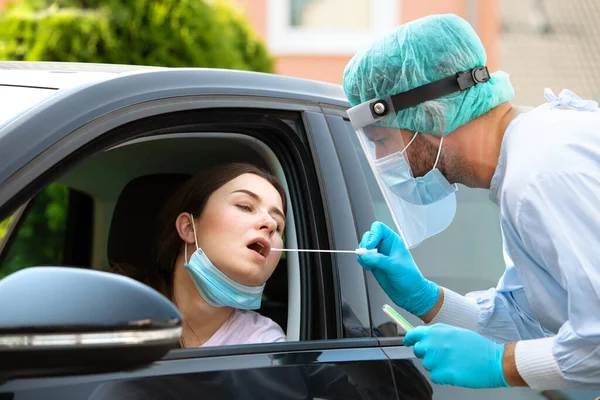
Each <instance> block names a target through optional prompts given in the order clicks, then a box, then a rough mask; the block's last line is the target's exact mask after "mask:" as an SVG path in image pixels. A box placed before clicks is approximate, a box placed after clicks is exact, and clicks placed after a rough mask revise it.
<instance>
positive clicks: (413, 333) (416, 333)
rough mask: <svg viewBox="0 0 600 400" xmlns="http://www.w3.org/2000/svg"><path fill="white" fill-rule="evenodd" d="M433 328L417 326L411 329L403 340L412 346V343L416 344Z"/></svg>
mask: <svg viewBox="0 0 600 400" xmlns="http://www.w3.org/2000/svg"><path fill="white" fill-rule="evenodd" d="M430 329H431V327H429V326H423V325H421V326H417V327H416V328H415V329H411V330H410V331H409V332H408V333H407V334H406V336H404V339H403V340H402V343H403V344H404V345H405V346H407V347H410V346H412V345H414V344H415V343H417V342H419V341H420V340H421V339H423V337H425V336H426V335H427V334H428V333H429V330H430Z"/></svg>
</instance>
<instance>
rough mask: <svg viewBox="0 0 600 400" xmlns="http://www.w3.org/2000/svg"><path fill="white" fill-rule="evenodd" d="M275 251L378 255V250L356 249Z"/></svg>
mask: <svg viewBox="0 0 600 400" xmlns="http://www.w3.org/2000/svg"><path fill="white" fill-rule="evenodd" d="M271 250H273V251H296V252H306V253H349V254H358V255H359V256H362V255H363V254H365V253H376V252H377V249H371V250H367V249H364V248H363V249H356V250H315V249H274V248H273V249H271Z"/></svg>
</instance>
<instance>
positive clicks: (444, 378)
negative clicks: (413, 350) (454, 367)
mask: <svg viewBox="0 0 600 400" xmlns="http://www.w3.org/2000/svg"><path fill="white" fill-rule="evenodd" d="M423 364H425V363H423ZM429 377H430V378H431V380H432V381H433V383H436V384H438V385H452V384H454V383H455V382H456V376H455V374H454V373H453V372H452V371H451V370H449V369H448V368H436V369H435V371H433V372H431V374H430V375H429Z"/></svg>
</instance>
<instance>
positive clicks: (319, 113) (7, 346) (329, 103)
mask: <svg viewBox="0 0 600 400" xmlns="http://www.w3.org/2000/svg"><path fill="white" fill-rule="evenodd" d="M0 106H1V108H0V221H4V222H2V225H0V234H1V235H3V237H0V277H4V278H3V279H2V280H0V399H54V398H56V399H138V398H139V399H146V398H148V399H187V398H190V399H192V398H202V399H205V398H206V399H212V398H215V399H226V398H244V399H267V398H277V399H305V398H306V399H313V398H314V399H338V398H339V399H342V398H343V399H394V398H396V399H430V398H457V399H458V398H460V399H471V398H486V399H495V398H498V399H500V398H506V397H509V396H510V397H511V398H513V399H533V398H542V395H541V394H539V393H534V392H533V391H531V390H528V389H495V390H479V391H476V390H468V389H462V388H453V387H442V386H437V385H434V384H433V383H431V381H430V380H429V376H428V372H427V371H425V370H424V369H423V368H422V366H421V363H420V361H419V360H417V359H415V357H414V354H413V352H412V349H409V348H405V347H403V346H402V335H403V332H402V331H401V330H399V328H398V327H397V326H396V325H395V324H393V323H392V322H391V321H390V320H389V319H388V318H387V317H386V315H385V314H384V313H383V312H382V310H381V308H382V306H383V305H384V304H386V303H387V304H391V305H393V302H392V301H391V300H390V299H389V298H388V297H387V296H386V295H385V293H383V291H382V290H381V288H380V287H379V285H378V284H377V282H376V281H375V279H374V277H373V276H372V275H371V274H370V273H366V272H365V271H364V270H363V269H362V268H361V266H360V265H359V264H358V263H357V260H356V257H355V256H354V255H352V254H331V253H329V254H328V253H287V254H286V255H285V257H282V259H281V261H280V264H279V265H278V267H277V269H276V272H275V273H274V275H273V276H272V278H271V279H270V280H269V281H268V282H267V284H266V288H265V298H264V300H263V302H262V307H261V309H260V310H258V311H259V312H260V313H261V314H263V315H265V316H268V317H270V318H271V319H273V320H274V321H276V322H277V323H278V324H279V325H280V326H281V327H282V328H283V330H284V331H285V332H286V334H287V338H288V341H287V342H285V343H273V344H256V345H245V346H224V347H214V348H198V349H189V348H188V349H177V348H174V344H175V343H176V340H177V337H178V335H179V333H180V331H181V316H180V315H179V314H178V312H177V309H176V308H175V307H174V306H173V305H172V304H171V303H170V302H169V301H168V300H167V299H166V298H164V297H162V296H161V295H159V294H158V293H156V292H154V291H153V290H152V289H150V288H148V287H146V286H144V285H142V284H141V283H138V282H135V281H133V280H128V279H126V278H124V277H121V276H117V275H114V274H111V273H109V272H106V271H107V270H108V268H109V263H110V262H115V261H118V262H127V261H134V262H138V263H143V262H145V260H147V255H148V252H147V246H148V243H150V242H151V240H152V234H153V232H154V230H153V229H154V227H155V224H156V221H155V216H156V214H157V212H158V210H159V209H160V207H161V206H162V204H163V203H164V201H165V196H166V195H168V193H170V191H171V190H172V188H173V185H174V184H175V182H179V181H181V180H182V179H184V178H185V177H186V176H188V175H189V174H192V173H193V172H194V171H197V170H199V169H201V168H203V167H205V166H208V165H212V164H214V163H216V162H218V161H246V162H251V163H254V164H256V165H260V166H263V167H264V168H267V169H269V170H270V171H271V172H272V173H273V174H275V175H276V176H277V177H279V178H280V179H281V181H282V182H284V185H285V188H286V191H287V193H288V196H289V199H290V204H289V206H288V211H287V227H286V232H285V242H286V243H285V245H286V247H289V248H307V249H354V248H356V246H357V243H358V241H359V240H360V236H361V235H362V233H363V232H364V231H366V230H368V229H369V227H370V225H371V223H372V222H373V221H375V220H382V221H386V222H388V223H390V224H391V222H390V221H391V219H390V213H389V209H388V208H387V206H386V204H385V202H384V200H383V197H382V195H381V192H380V189H379V186H378V185H377V182H376V181H375V178H374V176H373V175H372V173H371V171H370V169H369V167H368V165H367V161H366V159H364V157H363V156H362V155H361V152H360V151H357V150H358V148H359V143H358V140H357V138H356V135H355V134H354V132H353V130H352V126H351V125H350V123H349V121H348V119H347V115H346V109H347V108H348V107H349V104H348V102H347V100H346V98H345V96H344V94H343V91H342V90H341V88H340V87H339V86H336V85H329V84H325V83H319V82H313V81H307V80H300V79H293V78H288V77H282V76H277V75H270V74H259V73H251V72H240V71H228V70H208V69H170V68H151V67H132V66H118V65H94V64H69V63H18V62H1V63H0ZM466 196H467V197H465V198H463V200H464V201H463V202H465V201H466V202H471V203H473V202H477V204H479V203H478V201H479V200H481V195H480V194H479V192H467V195H466ZM478 196H479V197H478ZM459 200H460V198H459ZM486 210H487V209H486ZM475 212H477V211H475ZM485 212H487V211H485ZM486 215H487V214H486ZM40 216H42V217H40ZM44 216H45V217H44ZM50 217H51V218H50ZM488 218H489V216H488ZM49 221H52V223H50V222H49ZM463 222H464V221H463ZM463 222H461V221H458V225H459V226H458V228H456V227H455V228H453V227H451V228H450V229H449V231H450V233H448V234H447V235H446V236H444V234H442V235H438V237H436V238H434V239H435V240H434V239H432V240H433V242H432V243H433V244H432V245H427V246H428V247H427V246H425V245H424V246H423V247H419V248H418V249H416V251H415V254H416V255H415V256H416V258H417V260H419V259H421V260H424V261H423V262H425V261H427V259H428V257H429V258H430V259H429V261H435V262H438V263H444V262H446V261H447V260H448V259H443V258H442V259H440V260H436V259H435V258H436V257H441V256H440V253H441V252H442V251H441V250H440V249H439V248H438V249H436V247H435V246H437V245H439V243H440V241H445V243H446V245H452V246H453V245H455V244H456V243H457V239H456V236H457V231H456V229H463V230H464V229H467V228H465V226H464V223H463ZM455 225H456V224H454V225H453V226H455ZM452 229H454V231H453V230H452ZM493 229H497V228H493ZM493 229H492V231H493ZM494 235H496V236H494ZM491 238H492V239H490V240H496V239H497V238H498V237H497V234H496V233H495V232H492V236H491ZM436 240H437V242H436ZM494 243H495V242H494ZM493 246H499V244H498V243H496V244H494V245H493ZM493 246H492V245H490V246H489V248H490V249H493V250H494V251H496V252H497V253H498V254H500V257H501V253H500V251H499V250H498V248H496V247H493ZM463 247H464V245H463ZM484 250H485V249H484ZM498 254H494V257H495V260H496V261H494V262H495V263H498V260H497V258H498V257H497V256H498ZM449 257H452V256H451V255H450V256H449ZM454 257H455V259H454V260H453V261H452V260H451V261H450V262H448V263H447V264H446V265H444V266H443V268H442V269H441V270H429V271H428V270H427V269H424V271H425V273H426V274H428V275H430V276H432V278H433V279H434V280H436V281H438V282H440V283H442V284H444V283H446V284H453V283H454V284H455V286H456V285H458V286H461V285H462V289H465V290H466V289H469V288H470V286H472V285H470V284H469V282H471V283H476V284H477V285H478V286H480V288H481V287H489V286H481V284H484V285H489V284H490V282H488V281H489V279H488V280H486V279H484V278H481V277H479V276H478V274H472V273H469V274H468V275H460V274H454V275H453V272H452V268H453V267H452V265H453V263H456V262H457V260H456V257H457V256H454ZM29 267H35V268H29ZM485 273H487V274H489V272H482V276H483V275H485ZM498 276H499V275H498ZM491 286H493V282H492V283H491ZM459 289H461V288H460V287H459ZM465 290H463V291H465ZM398 311H400V312H402V313H403V315H405V316H406V317H407V319H409V320H410V321H411V322H414V323H415V324H416V323H417V320H416V319H415V318H414V317H412V316H409V315H406V313H404V311H403V310H400V309H398ZM548 395H558V394H557V393H553V394H548Z"/></svg>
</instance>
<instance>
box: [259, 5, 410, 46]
mask: <svg viewBox="0 0 600 400" xmlns="http://www.w3.org/2000/svg"><path fill="white" fill-rule="evenodd" d="M399 2H400V0H353V1H348V0H269V2H268V7H269V11H268V17H269V47H270V49H271V51H272V52H273V53H275V54H353V53H355V52H356V51H357V50H359V49H360V48H362V47H364V46H366V45H367V44H368V43H369V42H371V41H372V40H373V39H375V38H376V37H377V36H379V35H381V34H383V33H385V32H388V31H390V30H392V29H393V28H394V27H395V26H396V25H397V24H398V21H399Z"/></svg>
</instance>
